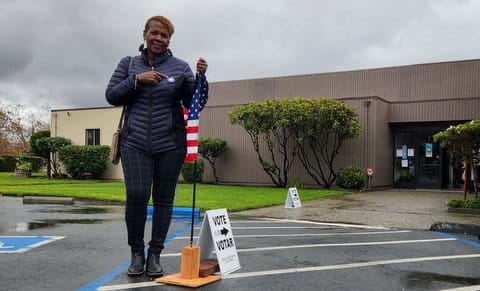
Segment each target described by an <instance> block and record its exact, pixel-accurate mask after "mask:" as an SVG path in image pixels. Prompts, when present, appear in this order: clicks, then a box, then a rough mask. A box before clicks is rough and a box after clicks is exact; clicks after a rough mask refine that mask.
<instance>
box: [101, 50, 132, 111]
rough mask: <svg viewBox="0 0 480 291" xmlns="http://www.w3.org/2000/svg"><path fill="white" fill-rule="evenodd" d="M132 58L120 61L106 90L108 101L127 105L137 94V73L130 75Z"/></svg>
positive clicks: (115, 104)
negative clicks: (129, 68) (129, 69)
mask: <svg viewBox="0 0 480 291" xmlns="http://www.w3.org/2000/svg"><path fill="white" fill-rule="evenodd" d="M130 58H131V57H124V58H123V59H122V60H121V61H120V63H119V64H118V66H117V68H116V69H115V71H114V72H113V75H112V77H111V78H110V82H109V83H108V86H107V90H106V91H105V97H106V98H107V102H108V103H110V104H112V105H114V106H119V105H125V104H127V103H128V102H129V101H130V100H131V99H132V98H134V96H135V94H134V93H135V74H130V75H128V67H129V64H130Z"/></svg>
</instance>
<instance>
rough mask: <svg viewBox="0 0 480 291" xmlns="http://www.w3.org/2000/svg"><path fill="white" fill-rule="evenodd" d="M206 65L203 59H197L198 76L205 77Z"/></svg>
mask: <svg viewBox="0 0 480 291" xmlns="http://www.w3.org/2000/svg"><path fill="white" fill-rule="evenodd" d="M207 68H208V64H207V61H205V59H204V58H199V59H198V62H197V73H199V74H200V75H205V73H206V72H207Z"/></svg>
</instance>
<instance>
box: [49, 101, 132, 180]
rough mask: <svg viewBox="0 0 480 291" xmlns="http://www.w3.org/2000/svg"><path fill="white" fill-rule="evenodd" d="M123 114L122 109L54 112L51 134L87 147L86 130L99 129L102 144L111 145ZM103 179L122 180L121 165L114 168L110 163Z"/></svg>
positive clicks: (85, 109) (107, 108) (105, 108)
mask: <svg viewBox="0 0 480 291" xmlns="http://www.w3.org/2000/svg"><path fill="white" fill-rule="evenodd" d="M121 113H122V108H121V107H103V108H84V109H65V110H52V113H51V121H50V132H51V135H52V136H53V137H56V136H61V137H66V138H69V139H70V140H71V141H72V144H73V145H85V130H86V129H95V128H98V129H100V144H102V145H111V143H112V135H113V133H114V132H115V130H116V129H117V126H118V121H119V119H120V114H121ZM103 177H104V178H106V179H122V178H123V173H122V169H121V164H119V165H118V166H114V165H113V164H111V163H108V168H107V170H106V171H105V172H104V174H103Z"/></svg>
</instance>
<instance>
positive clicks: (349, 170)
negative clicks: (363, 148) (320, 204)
mask: <svg viewBox="0 0 480 291" xmlns="http://www.w3.org/2000/svg"><path fill="white" fill-rule="evenodd" d="M337 185H338V186H339V187H341V188H344V189H355V190H360V189H361V188H363V187H365V172H364V171H363V169H362V168H360V167H357V166H346V167H342V168H341V169H340V170H339V171H338V173H337Z"/></svg>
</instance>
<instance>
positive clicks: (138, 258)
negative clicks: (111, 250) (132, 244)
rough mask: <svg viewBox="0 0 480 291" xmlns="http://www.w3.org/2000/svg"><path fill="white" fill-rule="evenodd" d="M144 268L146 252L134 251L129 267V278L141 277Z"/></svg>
mask: <svg viewBox="0 0 480 291" xmlns="http://www.w3.org/2000/svg"><path fill="white" fill-rule="evenodd" d="M143 266H145V252H144V250H135V251H133V250H132V262H131V263H130V267H128V271H127V274H128V276H132V277H134V276H140V275H142V274H143V271H144V269H143Z"/></svg>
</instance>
